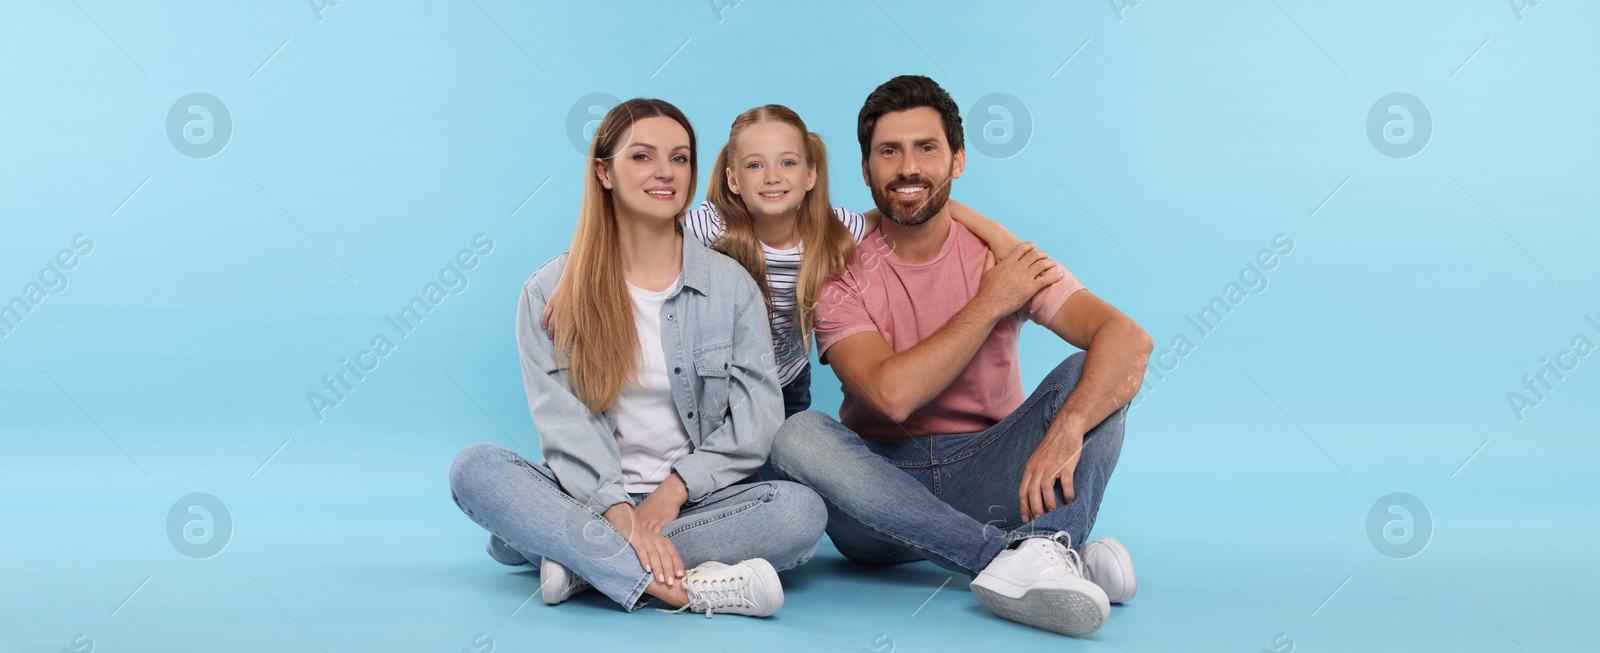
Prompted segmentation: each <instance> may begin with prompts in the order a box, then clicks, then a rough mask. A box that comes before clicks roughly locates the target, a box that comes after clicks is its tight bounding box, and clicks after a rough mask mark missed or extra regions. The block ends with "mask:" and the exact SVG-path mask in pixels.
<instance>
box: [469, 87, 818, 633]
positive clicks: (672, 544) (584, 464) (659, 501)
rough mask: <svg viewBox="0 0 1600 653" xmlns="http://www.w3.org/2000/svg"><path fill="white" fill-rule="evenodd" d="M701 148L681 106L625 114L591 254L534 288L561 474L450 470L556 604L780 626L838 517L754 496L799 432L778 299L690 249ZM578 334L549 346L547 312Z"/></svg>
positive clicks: (524, 340)
mask: <svg viewBox="0 0 1600 653" xmlns="http://www.w3.org/2000/svg"><path fill="white" fill-rule="evenodd" d="M695 173H696V158H695V149H694V131H693V128H692V127H691V126H690V124H689V121H688V119H686V118H685V117H684V116H683V114H682V113H681V112H680V111H678V109H677V108H676V107H674V106H672V105H671V104H668V103H666V102H663V101H660V100H650V99H634V100H629V101H627V102H624V103H622V104H619V105H617V107H616V108H614V109H612V110H611V112H610V113H608V114H606V117H605V118H604V119H603V120H602V121H601V123H600V126H599V128H598V129H597V130H596V132H595V136H594V141H593V144H592V147H591V149H590V158H589V163H588V166H587V172H586V175H585V181H584V199H583V209H582V212H581V214H580V215H579V218H578V227H577V231H576V233H575V235H574V236H573V242H572V249H571V251H570V252H569V253H568V254H567V255H564V256H557V257H556V258H555V259H552V260H551V261H550V262H548V263H546V264H545V265H544V266H542V267H540V268H539V270H538V271H537V272H535V273H534V274H533V276H532V278H530V279H529V280H528V282H527V284H526V285H525V286H524V287H523V293H522V299H521V303H520V305H519V306H518V311H517V343H518V347H519V349H520V351H521V354H522V370H523V382H524V385H525V386H526V389H527V393H528V403H529V407H530V409H531V411H532V414H533V421H534V425H535V426H537V427H538V429H539V432H540V447H541V449H542V450H543V453H544V459H545V460H544V462H543V463H539V464H535V463H532V462H529V461H528V460H526V459H524V458H522V457H521V456H519V455H517V454H515V453H513V452H511V451H508V450H506V449H504V448H503V447H499V446H497V445H494V444H490V443H478V444H474V445H471V446H469V447H467V448H466V449H464V450H463V451H462V452H461V453H460V454H459V455H458V456H457V457H456V460H455V463H454V464H453V465H452V466H451V469H450V488H451V494H452V497H453V498H454V499H455V501H456V504H457V505H458V506H460V507H461V509H462V511H464V512H466V513H467V515H468V516H469V517H471V518H472V519H473V521H475V522H477V523H478V524H479V525H480V526H483V527H484V528H485V529H487V530H488V531H489V532H490V538H489V552H490V555H491V556H493V557H494V558H495V559H496V560H498V561H500V562H502V563H505V564H511V565H521V564H528V562H529V561H530V560H531V559H532V558H533V557H534V556H541V557H542V558H543V559H542V562H541V564H540V576H541V582H540V586H541V589H542V591H543V594H544V600H545V602H546V603H548V604H555V603H559V602H561V601H563V600H565V599H566V598H567V597H568V596H570V595H571V594H573V593H574V592H577V591H580V590H582V589H584V588H586V587H589V586H591V585H592V586H593V587H595V588H597V589H599V590H600V591H601V592H602V593H604V594H605V595H606V596H608V597H610V598H611V599H612V600H614V601H616V602H617V603H619V604H621V605H622V606H623V607H624V608H626V609H627V610H629V611H632V610H636V609H638V608H639V607H641V606H642V605H643V603H644V602H645V601H647V600H648V599H646V598H645V597H646V596H653V597H655V598H657V599H660V600H661V601H663V602H664V603H666V604H668V605H670V606H672V607H675V608H678V609H679V610H684V609H687V610H692V611H696V612H705V613H707V615H708V616H709V615H710V614H711V613H712V612H728V613H734V614H747V615H753V616H767V615H770V614H772V613H773V612H776V611H777V609H778V608H779V607H781V606H782V605H783V593H782V588H781V585H780V583H779V581H778V577H777V573H776V572H777V571H778V570H781V569H788V568H790V567H794V566H796V565H799V564H801V563H803V562H805V561H806V560H807V559H809V558H810V557H811V555H812V554H813V553H814V552H815V551H816V548H817V545H818V542H819V541H820V540H821V537H822V532H823V527H824V525H825V523H826V521H827V513H826V510H825V508H824V507H823V504H822V501H821V499H820V498H818V497H817V495H816V493H814V492H812V491H811V490H810V489H809V488H806V487H804V486H802V485H798V484H795V483H789V482H785V481H769V482H751V483H747V482H745V481H747V480H750V479H749V477H750V476H751V475H753V474H754V473H755V471H756V469H757V468H758V467H759V466H760V465H761V463H762V462H763V461H764V460H765V459H766V456H767V452H768V450H769V449H770V447H771V444H772V437H773V434H774V432H775V431H776V430H777V428H778V425H779V424H780V423H781V422H782V420H783V404H782V396H781V394H780V391H779V385H778V380H777V376H776V374H775V370H774V369H773V366H772V362H771V361H772V341H771V333H770V331H769V327H768V326H767V316H766V311H765V310H763V302H762V299H761V291H760V290H759V289H758V288H757V286H756V284H755V282H754V281H752V280H751V279H750V277H749V275H748V274H745V273H744V270H743V268H741V267H739V264H738V263H735V262H734V261H733V260H732V259H729V258H727V257H726V256H723V255H721V254H718V253H716V252H713V251H711V250H709V249H707V248H705V247H704V246H703V245H701V244H700V242H699V241H697V240H695V239H694V238H685V237H684V236H683V234H682V231H681V229H680V228H679V222H678V218H679V216H680V215H681V214H682V213H683V211H684V208H685V203H686V202H687V201H688V198H690V197H692V196H693V195H694V186H695ZM567 269H570V270H571V271H572V273H573V274H575V275H576V278H578V279H582V280H583V283H582V286H581V292H571V293H565V294H564V296H563V297H561V298H560V300H559V301H561V302H562V303H563V307H562V308H563V312H564V313H565V315H566V316H567V318H568V319H569V320H570V321H571V326H572V327H573V328H570V329H563V330H561V332H560V333H559V334H558V335H557V337H555V338H553V339H552V338H550V337H549V336H548V335H547V334H546V332H545V331H544V328H543V327H542V326H540V324H539V319H538V318H539V315H540V313H541V311H542V310H543V309H544V308H545V304H546V299H547V298H548V297H550V294H551V292H552V291H553V290H554V288H555V286H556V282H557V280H558V279H560V278H561V276H562V273H563V270H567Z"/></svg>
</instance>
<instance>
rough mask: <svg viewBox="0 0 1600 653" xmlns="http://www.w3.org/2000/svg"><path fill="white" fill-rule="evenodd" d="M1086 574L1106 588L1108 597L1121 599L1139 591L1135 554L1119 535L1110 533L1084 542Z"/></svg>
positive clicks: (1117, 601) (1091, 580) (1111, 599)
mask: <svg viewBox="0 0 1600 653" xmlns="http://www.w3.org/2000/svg"><path fill="white" fill-rule="evenodd" d="M1083 577H1084V578H1087V579H1089V581H1090V582H1092V583H1094V584H1096V585H1099V586H1100V589H1103V590H1105V591H1106V600H1108V601H1111V602H1112V603H1121V602H1123V601H1127V600H1129V599H1131V598H1133V595H1134V594H1136V593H1138V591H1139V581H1138V579H1136V578H1135V577H1134V575H1133V557H1132V556H1129V555H1128V548H1127V547H1125V546H1122V543H1121V542H1118V541H1117V538H1114V537H1107V538H1102V539H1098V540H1095V541H1093V542H1090V543H1088V544H1085V545H1083Z"/></svg>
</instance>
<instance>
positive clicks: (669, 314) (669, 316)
mask: <svg viewBox="0 0 1600 653" xmlns="http://www.w3.org/2000/svg"><path fill="white" fill-rule="evenodd" d="M667 321H668V322H671V321H672V314H671V313H668V314H667Z"/></svg>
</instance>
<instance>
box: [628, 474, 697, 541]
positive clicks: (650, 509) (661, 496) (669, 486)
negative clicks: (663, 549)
mask: <svg viewBox="0 0 1600 653" xmlns="http://www.w3.org/2000/svg"><path fill="white" fill-rule="evenodd" d="M688 500H689V486H687V485H684V484H683V477H682V476H679V475H678V474H677V472H673V474H672V475H671V476H668V477H667V480H665V481H662V482H661V485H659V486H657V487H656V490H655V491H654V492H651V493H650V496H647V497H645V498H644V501H640V502H639V507H638V508H635V509H634V519H635V520H636V521H637V522H638V524H639V525H640V526H643V527H644V528H645V530H648V531H650V532H652V533H660V532H661V529H663V528H666V526H667V524H670V523H672V520H674V519H677V518H678V511H679V510H681V509H683V502H685V501H688Z"/></svg>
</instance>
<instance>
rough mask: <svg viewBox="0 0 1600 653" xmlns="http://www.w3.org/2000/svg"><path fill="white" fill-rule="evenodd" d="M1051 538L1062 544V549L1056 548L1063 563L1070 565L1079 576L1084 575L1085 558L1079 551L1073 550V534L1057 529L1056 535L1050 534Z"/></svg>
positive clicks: (1057, 554) (1056, 552)
mask: <svg viewBox="0 0 1600 653" xmlns="http://www.w3.org/2000/svg"><path fill="white" fill-rule="evenodd" d="M1050 540H1051V541H1052V542H1055V543H1056V544H1058V545H1060V546H1061V548H1060V549H1056V550H1055V554H1056V556H1057V558H1059V559H1060V560H1061V564H1064V565H1066V566H1067V567H1070V568H1071V569H1072V570H1073V571H1074V572H1077V574H1078V575H1079V576H1082V575H1083V558H1082V557H1080V556H1079V555H1078V552H1077V551H1073V550H1072V534H1071V533H1068V532H1066V531H1056V532H1055V534H1054V535H1051V536H1050ZM1052 548H1054V547H1052Z"/></svg>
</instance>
